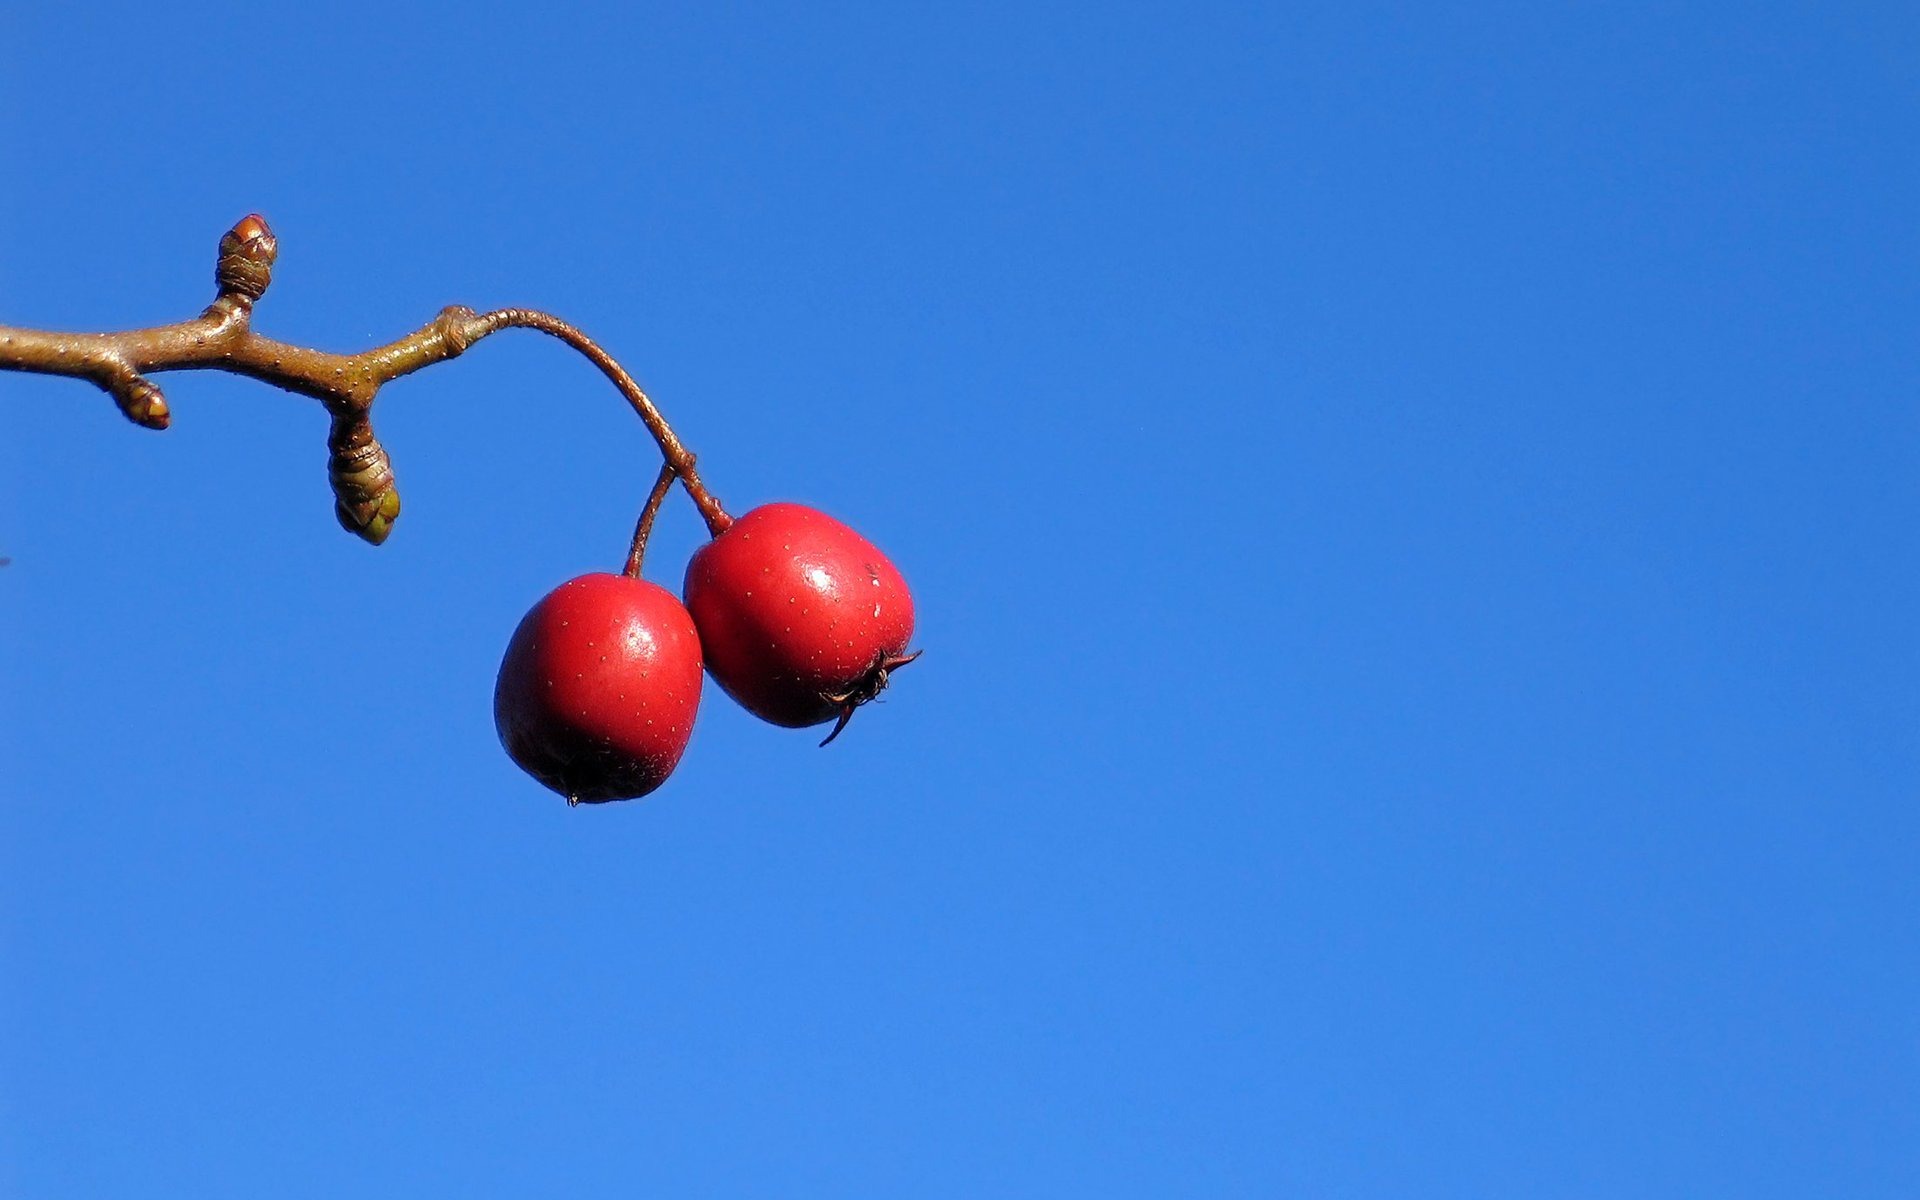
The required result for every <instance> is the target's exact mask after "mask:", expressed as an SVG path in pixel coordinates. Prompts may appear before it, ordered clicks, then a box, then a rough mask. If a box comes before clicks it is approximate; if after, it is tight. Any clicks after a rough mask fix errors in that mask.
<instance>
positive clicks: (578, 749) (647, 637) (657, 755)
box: [493, 575, 700, 804]
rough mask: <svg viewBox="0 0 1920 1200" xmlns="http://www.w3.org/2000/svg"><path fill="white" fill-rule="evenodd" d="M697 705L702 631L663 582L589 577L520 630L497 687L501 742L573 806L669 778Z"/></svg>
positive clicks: (555, 594)
mask: <svg viewBox="0 0 1920 1200" xmlns="http://www.w3.org/2000/svg"><path fill="white" fill-rule="evenodd" d="M699 707H700V638H699V634H698V633H696V632H695V630H694V627H693V619H692V618H691V617H689V616H688V615H687V610H686V609H685V608H683V607H681V605H680V601H678V600H677V599H675V598H674V596H673V593H672V592H669V591H667V590H666V589H665V588H663V587H660V586H659V585H658V584H652V583H648V582H646V581H645V580H642V579H630V578H628V577H627V576H624V575H582V576H580V577H579V578H578V579H573V580H569V581H567V582H566V583H563V584H561V585H560V586H559V587H557V588H555V589H554V590H553V591H551V592H549V593H548V594H547V596H546V597H545V598H544V599H542V600H541V601H540V603H538V604H536V605H534V606H533V610H532V611H531V612H529V613H528V614H527V615H526V617H525V618H523V619H522V620H521V622H520V627H519V628H518V629H516V630H514V632H513V640H512V641H511V642H510V643H508V645H507V654H506V658H505V660H504V661H503V662H501V664H500V679H499V682H498V683H497V684H496V685H495V688H494V693H493V720H494V725H495V726H496V727H497V728H498V729H499V731H500V744H501V745H502V746H504V747H506V751H507V754H508V755H509V756H511V757H512V759H513V761H514V762H516V763H518V764H520V766H521V768H522V769H523V770H525V771H526V772H527V774H529V775H531V776H533V777H534V778H535V779H537V780H539V781H540V782H541V783H544V784H546V785H547V786H548V787H550V788H552V789H553V790H554V791H556V792H558V793H560V794H561V795H562V796H565V797H566V798H567V800H568V802H569V803H575V804H577V803H580V802H582V801H585V802H587V803H598V802H600V801H604V800H631V799H634V798H636V797H639V796H644V795H646V794H647V793H648V792H651V791H653V790H654V789H655V788H657V787H659V786H660V785H661V784H662V783H664V782H666V778H667V776H668V775H670V774H672V773H673V768H674V767H675V766H677V765H678V764H679V762H680V756H681V754H683V753H684V752H685V751H686V748H687V739H689V738H690V737H692V736H693V718H694V714H695V712H696V711H697V710H698V709H699Z"/></svg>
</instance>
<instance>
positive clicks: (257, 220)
mask: <svg viewBox="0 0 1920 1200" xmlns="http://www.w3.org/2000/svg"><path fill="white" fill-rule="evenodd" d="M279 253H280V243H279V241H278V240H277V239H275V238H274V236H273V230H271V229H269V228H267V220H266V218H265V217H262V216H261V215H260V214H259V213H249V214H247V215H246V216H244V217H242V218H240V220H239V222H238V223H237V224H235V225H234V227H233V228H232V229H229V230H227V232H226V235H225V236H223V237H222V238H221V239H220V258H219V261H218V262H217V263H216V264H215V266H214V270H213V279H214V282H215V283H216V284H218V285H219V288H220V294H221V295H222V296H234V297H237V298H239V299H240V300H242V301H244V302H245V303H247V304H252V303H253V302H254V301H255V300H258V299H259V298H260V297H262V296H264V295H266V293H267V285H268V284H270V283H272V282H273V260H274V259H275V257H277V256H278V255H279Z"/></svg>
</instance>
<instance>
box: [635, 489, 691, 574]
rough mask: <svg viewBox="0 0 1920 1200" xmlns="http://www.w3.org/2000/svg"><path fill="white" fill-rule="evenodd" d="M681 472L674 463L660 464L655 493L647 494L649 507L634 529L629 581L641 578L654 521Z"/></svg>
mask: <svg viewBox="0 0 1920 1200" xmlns="http://www.w3.org/2000/svg"><path fill="white" fill-rule="evenodd" d="M679 473H680V472H678V471H676V470H674V467H673V464H672V463H661V464H660V475H659V478H657V479H655V480H654V481H653V491H651V492H649V493H647V506H646V507H645V508H643V509H641V510H640V520H639V522H638V523H637V524H635V525H634V527H633V548H632V549H630V550H628V551H627V569H626V576H627V578H628V579H638V578H640V560H641V559H643V558H645V557H646V556H647V539H648V538H650V537H652V536H653V519H654V518H655V517H656V516H658V515H660V504H661V502H662V501H664V500H665V499H666V498H667V493H668V492H669V491H671V490H672V489H673V480H674V477H675V476H676V475H678V474H679Z"/></svg>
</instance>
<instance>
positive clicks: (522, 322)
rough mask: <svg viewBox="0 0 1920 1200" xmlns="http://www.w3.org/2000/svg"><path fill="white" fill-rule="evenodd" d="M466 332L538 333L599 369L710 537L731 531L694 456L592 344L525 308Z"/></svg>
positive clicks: (479, 321) (480, 320)
mask: <svg viewBox="0 0 1920 1200" xmlns="http://www.w3.org/2000/svg"><path fill="white" fill-rule="evenodd" d="M467 328H468V330H469V332H470V333H471V335H472V340H474V341H478V340H479V339H481V338H483V337H486V336H487V335H488V334H490V333H493V332H496V331H497V330H501V329H512V328H518V329H537V330H539V331H540V332H541V333H544V334H548V335H550V336H552V337H556V338H559V339H560V340H561V341H563V342H565V343H566V344H567V345H569V346H572V347H573V348H574V349H575V350H578V351H579V352H580V353H581V354H583V355H585V356H586V357H587V359H588V361H590V362H592V363H593V365H594V366H596V367H599V368H600V372H601V374H603V375H605V376H606V377H607V378H608V379H610V380H612V381H613V386H615V387H617V388H619V389H620V394H621V395H623V396H625V397H626V398H627V403H628V404H630V405H632V406H633V411H634V412H636V413H638V414H640V419H641V420H642V421H643V422H645V423H646V426H647V431H648V432H649V433H651V434H653V440H654V441H656V442H658V443H659V444H660V454H661V456H662V457H663V458H665V459H666V460H667V465H668V466H670V467H672V468H673V470H674V473H675V474H676V475H678V476H679V477H680V483H681V486H683V487H685V488H686V489H687V495H689V496H691V497H693V502H694V504H695V505H696V506H697V507H698V508H699V509H700V516H701V518H702V519H704V520H705V521H706V523H707V529H708V531H709V532H711V533H712V534H713V536H715V537H719V536H720V535H721V534H723V533H725V532H726V531H727V527H728V526H729V525H731V524H733V518H732V517H730V516H728V515H727V511H726V510H725V509H724V508H722V507H720V501H719V500H717V499H715V498H714V495H713V493H711V492H709V491H707V489H706V486H705V485H704V484H702V483H701V482H700V475H699V472H697V471H695V470H694V469H693V454H692V452H691V451H689V450H688V449H687V448H686V447H685V446H684V445H682V444H681V442H680V439H679V438H678V437H676V436H675V435H674V432H673V427H672V426H671V425H668V424H667V419H666V418H665V417H664V416H662V415H661V414H660V409H659V408H658V407H657V406H655V404H654V403H653V401H652V400H651V399H650V398H649V397H648V396H647V394H646V392H644V391H642V390H641V388H640V385H639V384H638V383H636V382H634V378H633V376H631V375H629V374H627V369H626V368H625V367H623V366H621V365H620V364H619V363H618V362H617V361H615V359H614V357H613V355H611V354H608V353H607V352H606V351H605V350H602V349H601V348H600V346H599V344H598V343H596V342H595V341H594V340H593V339H592V338H590V337H588V336H587V335H586V334H584V333H582V332H580V331H579V330H578V329H576V328H574V327H573V326H572V325H569V324H568V323H567V322H565V321H562V320H561V319H560V318H559V317H556V316H552V315H550V314H548V313H543V312H536V311H534V310H533V309H528V308H502V309H497V310H495V311H493V312H490V313H482V314H481V315H480V316H478V317H475V318H473V320H472V321H471V322H470V323H469V324H468V327H467Z"/></svg>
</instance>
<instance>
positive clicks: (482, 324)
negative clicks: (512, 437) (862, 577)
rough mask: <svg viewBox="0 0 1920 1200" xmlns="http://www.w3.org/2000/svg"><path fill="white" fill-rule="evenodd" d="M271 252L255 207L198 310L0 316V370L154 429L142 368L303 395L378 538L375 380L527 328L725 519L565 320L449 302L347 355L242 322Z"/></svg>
mask: <svg viewBox="0 0 1920 1200" xmlns="http://www.w3.org/2000/svg"><path fill="white" fill-rule="evenodd" d="M277 253H278V243H277V242H276V241H275V239H274V236H273V232H272V230H270V229H268V227H267V223H266V221H265V220H264V219H263V218H261V217H260V216H258V215H253V216H248V217H245V218H243V219H242V220H241V221H240V222H239V223H238V224H236V225H235V226H234V227H233V228H232V229H231V230H230V231H228V233H227V234H226V236H225V237H223V238H221V239H220V253H219V259H218V262H217V265H216V267H215V271H214V275H215V281H216V283H217V285H218V288H219V293H218V295H217V297H216V298H215V300H214V302H213V303H212V304H211V305H209V306H208V307H207V309H206V311H205V312H203V313H201V314H200V315H199V316H198V317H195V318H194V319H193V320H191V321H182V322H179V323H178V324H173V325H160V326H155V327H152V328H148V329H132V330H126V331H123V332H117V333H54V332H48V331H44V330H37V329H16V328H13V327H11V326H5V325H0V370H15V371H31V372H36V373H39V374H43V375H68V376H72V377H75V378H79V379H88V380H91V381H93V382H94V383H95V384H97V385H99V386H100V387H101V388H102V389H103V390H105V391H106V392H107V394H108V395H110V396H112V397H113V399H114V402H115V403H116V404H118V405H119V406H120V410H121V411H122V412H123V413H125V414H126V415H127V417H128V418H129V419H130V420H132V421H133V422H134V423H136V424H139V425H144V426H146V427H147V428H149V429H165V428H166V427H167V424H168V422H169V421H170V419H171V412H170V410H169V409H168V407H167V401H166V397H165V396H164V395H163V394H162V393H161V391H160V388H159V386H158V385H157V384H155V383H154V382H153V381H152V380H151V379H149V378H147V376H149V375H157V374H159V373H161V372H163V371H188V370H216V371H230V372H233V373H235V374H239V375H247V376H251V377H252V378H254V379H259V380H262V381H264V382H266V383H271V384H273V385H274V386H276V387H280V388H284V389H285V390H287V391H290V392H297V393H299V394H301V395H303V396H311V397H313V398H315V399H317V400H319V401H320V402H321V403H323V404H325V405H326V406H327V411H328V412H329V413H331V414H332V416H333V427H332V430H331V431H330V433H329V434H328V446H329V449H330V451H331V460H330V464H329V475H330V477H331V478H332V480H333V485H334V494H335V500H336V510H337V512H338V514H339V516H340V520H341V524H343V525H345V526H346V527H347V528H348V529H350V530H352V531H353V532H354V533H357V534H359V535H360V536H361V537H364V538H366V539H367V540H368V541H371V542H374V543H376V544H377V543H379V542H382V541H384V540H386V536H387V534H388V532H389V531H390V530H391V528H392V523H393V519H394V518H395V517H396V516H398V515H399V495H398V493H397V492H395V491H394V488H393V471H392V465H391V463H390V462H389V461H388V459H387V452H386V449H385V448H384V447H383V446H381V445H380V441H379V439H378V438H376V437H374V435H373V425H372V421H371V416H370V414H371V410H372V408H373V400H374V396H375V395H376V394H377V393H378V392H379V390H380V388H381V387H382V386H383V385H385V384H387V383H391V382H392V381H393V380H395V379H398V378H400V377H401V376H403V375H410V374H412V373H413V372H415V371H418V370H420V369H422V368H423V367H429V366H432V365H433V364H434V363H438V362H444V361H446V360H447V359H450V358H454V357H457V356H459V355H460V354H462V353H464V352H465V351H466V349H467V348H468V347H469V346H471V345H473V343H475V342H477V341H479V340H480V339H481V338H483V337H486V336H488V335H489V334H493V333H497V332H499V331H500V330H502V329H534V330H538V331H539V332H541V333H545V334H548V335H549V336H552V337H555V338H558V339H560V340H561V341H563V342H565V343H566V344H567V345H569V346H571V347H573V348H574V349H575V350H577V351H579V352H580V353H581V354H583V355H585V356H586V357H587V359H588V360H589V361H591V362H592V363H593V364H594V366H596V367H598V368H600V371H601V373H602V374H604V375H605V376H606V377H607V378H608V379H609V380H611V381H612V382H613V385H614V386H615V387H616V388H618V389H619V390H620V394H621V395H623V396H625V397H626V399H627V403H628V404H630V405H631V406H632V407H633V410H634V411H635V412H636V413H638V414H639V416H640V419H641V421H643V422H644V423H645V424H646V427H647V431H648V432H649V433H651V434H652V435H653V439H654V441H655V442H657V443H658V444H659V446H660V454H661V456H662V457H663V458H664V459H665V460H666V466H667V469H668V471H669V472H670V473H671V476H672V477H673V478H677V479H679V481H680V484H681V486H682V487H684V488H686V490H687V495H689V496H690V497H692V498H693V502H694V504H695V505H696V506H697V507H698V508H699V509H700V515H701V517H702V519H704V520H705V521H706V524H707V528H708V529H709V530H710V531H711V532H712V533H713V534H714V535H715V536H718V535H719V534H721V533H722V532H724V531H725V530H726V528H727V526H728V525H730V524H732V518H731V517H729V516H728V515H727V512H726V510H725V509H724V508H722V507H721V506H720V502H719V500H717V499H716V498H715V497H714V495H713V494H712V493H711V492H709V491H707V489H706V486H705V485H704V484H703V483H702V482H701V480H700V476H699V474H698V473H697V472H696V471H695V470H694V466H693V463H694V456H693V454H692V453H691V452H690V451H689V450H688V449H687V448H686V446H684V445H683V444H681V442H680V439H679V438H678V437H676V436H675V435H674V432H673V429H672V427H671V426H669V425H668V424H667V421H666V418H665V417H663V416H662V415H661V414H660V410H659V408H658V407H656V406H655V405H654V403H653V401H652V400H651V399H650V398H648V396H647V394H646V392H644V391H642V390H641V388H640V385H639V384H638V383H636V382H634V379H633V376H631V375H629V374H628V373H627V372H626V370H625V369H624V368H623V367H621V365H620V364H619V363H618V362H616V361H615V360H614V358H613V356H612V355H610V354H608V353H607V352H606V351H605V350H603V349H601V348H600V346H599V345H598V344H597V343H595V342H594V341H593V339H592V338H589V337H588V336H587V335H586V334H584V333H582V332H580V331H579V330H578V329H576V328H574V327H573V326H572V325H569V324H568V323H567V322H565V321H562V320H560V319H559V318H558V317H554V316H550V315H549V314H547V313H543V312H535V311H533V310H531V309H524V308H503V309H499V310H497V311H494V312H488V313H476V312H475V311H474V310H473V309H471V308H465V307H462V306H458V305H456V306H453V307H449V308H445V309H442V310H441V311H440V315H439V316H437V317H435V318H434V319H433V320H432V321H431V322H429V323H428V324H426V325H424V326H422V327H421V328H419V329H417V330H415V331H414V332H412V333H410V334H408V335H407V336H406V337H403V338H401V339H399V340H398V341H395V342H390V343H388V344H387V345H384V346H376V347H374V348H373V349H371V350H366V351H362V352H361V353H359V354H330V353H328V352H326V351H323V350H311V349H308V348H306V347H304V346H292V345H288V344H286V343H284V342H277V341H274V340H273V339H272V338H267V337H262V336H261V335H260V334H257V333H255V332H254V331H253V328H252V317H253V305H254V302H255V301H257V300H259V299H260V297H261V296H262V295H264V294H265V293H266V290H267V285H268V284H269V283H270V282H271V281H272V272H273V261H274V258H275V257H276V255H277ZM665 474H667V472H663V476H664V475H665ZM655 507H657V505H656V506H655Z"/></svg>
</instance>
